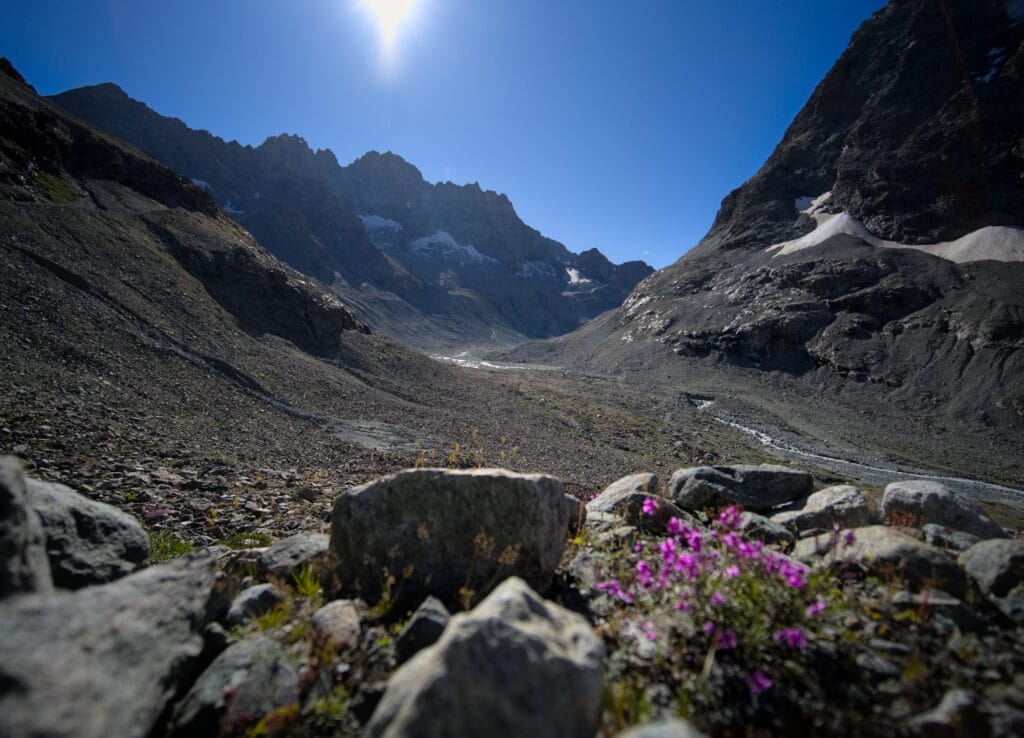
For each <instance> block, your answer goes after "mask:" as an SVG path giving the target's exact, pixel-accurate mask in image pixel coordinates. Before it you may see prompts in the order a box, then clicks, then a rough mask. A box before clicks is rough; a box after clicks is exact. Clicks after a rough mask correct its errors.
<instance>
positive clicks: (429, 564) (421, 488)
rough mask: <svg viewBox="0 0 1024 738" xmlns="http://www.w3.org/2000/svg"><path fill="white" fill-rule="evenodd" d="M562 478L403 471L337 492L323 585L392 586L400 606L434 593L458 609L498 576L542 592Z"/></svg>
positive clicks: (552, 561)
mask: <svg viewBox="0 0 1024 738" xmlns="http://www.w3.org/2000/svg"><path fill="white" fill-rule="evenodd" d="M564 498H565V495H564V493H563V491H562V483H561V482H559V481H558V480H557V479H554V478H553V477H548V476H544V475H539V474H514V473H512V472H508V471H505V470H501V469H479V470H473V471H445V470H441V469H419V470H408V471H403V472H399V473H398V474H392V475H389V476H386V477H381V478H380V479H377V480H375V481H373V482H370V483H368V484H365V485H362V486H361V487H356V488H355V489H352V490H349V491H348V492H346V493H343V494H341V495H339V496H338V497H337V499H335V501H334V511H333V514H332V517H331V550H332V553H333V555H334V556H335V562H334V568H333V571H332V572H331V575H330V576H329V585H330V586H335V587H337V588H338V594H342V595H343V594H346V593H348V594H353V595H355V594H358V595H361V596H362V597H364V598H365V599H367V600H368V601H373V600H375V599H377V598H379V597H380V596H381V595H382V593H384V592H386V591H390V595H391V597H392V598H394V599H395V603H396V604H397V605H398V606H399V607H403V606H412V605H415V604H416V603H419V602H420V601H422V600H423V598H424V597H425V596H427V595H434V596H436V597H437V598H438V599H440V600H441V601H442V602H444V603H445V605H446V606H447V607H449V608H452V609H454V608H456V607H457V606H460V604H461V600H462V599H463V598H462V597H461V596H460V590H464V591H463V594H469V592H472V596H473V597H475V598H480V597H483V596H484V595H486V594H487V592H488V591H490V589H491V588H492V587H494V586H495V584H496V583H497V582H498V581H500V579H501V578H502V577H503V576H509V575H515V576H520V577H522V578H523V579H525V580H526V581H527V582H528V583H529V584H530V586H532V587H535V588H537V589H541V590H543V589H544V588H546V587H547V586H548V585H549V583H550V582H551V578H552V575H553V573H554V570H555V568H556V567H557V566H558V563H559V561H560V559H561V556H562V549H563V548H564V546H565V540H566V534H567V532H568V528H569V510H568V508H567V506H566V505H565V500H564Z"/></svg>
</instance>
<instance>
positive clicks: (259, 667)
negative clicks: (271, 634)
mask: <svg viewBox="0 0 1024 738" xmlns="http://www.w3.org/2000/svg"><path fill="white" fill-rule="evenodd" d="M299 686H300V685H299V673H298V669H297V665H296V659H295V658H294V657H292V656H291V655H290V654H289V653H288V652H287V651H286V650H285V649H284V647H282V646H281V645H280V644H279V643H277V641H275V640H273V639H272V638H267V637H265V636H257V637H254V638H246V639H244V640H241V641H238V642H237V643H235V644H233V645H232V646H230V647H228V649H227V650H226V651H224V652H223V653H222V654H220V655H219V656H218V657H217V658H216V659H215V660H214V661H213V663H212V664H210V666H209V667H207V669H206V671H204V672H203V673H202V675H201V676H200V677H199V679H197V680H196V683H195V684H193V685H192V688H191V689H190V690H189V691H188V694H186V695H185V697H184V698H182V700H181V702H179V703H178V706H177V707H176V708H175V710H174V715H173V716H172V718H171V723H170V725H169V726H168V735H169V736H170V738H217V737H218V736H222V735H239V734H241V731H242V730H243V729H245V728H247V727H251V726H252V725H253V724H255V723H256V722H257V721H259V719H260V718H261V717H263V716H264V715H266V714H267V713H270V712H273V711H274V710H277V709H279V708H281V707H287V706H288V705H293V704H296V703H297V702H298V700H299Z"/></svg>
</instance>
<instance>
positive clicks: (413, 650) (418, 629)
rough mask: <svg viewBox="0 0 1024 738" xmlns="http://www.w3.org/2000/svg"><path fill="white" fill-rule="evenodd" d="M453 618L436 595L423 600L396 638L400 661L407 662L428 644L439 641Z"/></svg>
mask: <svg viewBox="0 0 1024 738" xmlns="http://www.w3.org/2000/svg"><path fill="white" fill-rule="evenodd" d="M451 619H452V616H451V614H449V612H448V610H447V609H446V608H445V606H444V604H443V603H442V602H441V601H440V600H438V599H437V598H436V597H428V598H427V599H425V600H423V603H422V604H421V605H420V606H419V607H418V608H416V612H414V613H413V614H412V617H411V618H409V622H408V623H406V625H405V627H404V628H402V631H401V632H400V633H399V634H398V637H397V638H396V639H395V658H397V659H398V663H400V664H403V663H405V662H406V661H408V660H409V659H410V658H412V657H413V656H414V655H416V654H417V653H418V652H420V651H422V650H423V649H424V648H426V647H427V646H432V645H434V644H435V643H437V639H438V638H440V637H441V634H442V633H444V629H445V628H447V627H448V622H449V621H450V620H451Z"/></svg>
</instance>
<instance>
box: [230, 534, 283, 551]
mask: <svg viewBox="0 0 1024 738" xmlns="http://www.w3.org/2000/svg"><path fill="white" fill-rule="evenodd" d="M273 540H274V539H272V538H271V537H270V536H268V535H267V534H266V533H236V534H235V535H233V536H228V537H227V538H225V539H224V541H223V543H224V545H225V546H227V547H228V548H233V549H236V550H238V549H245V548H264V547H265V546H269V545H270V544H271V543H272V542H273Z"/></svg>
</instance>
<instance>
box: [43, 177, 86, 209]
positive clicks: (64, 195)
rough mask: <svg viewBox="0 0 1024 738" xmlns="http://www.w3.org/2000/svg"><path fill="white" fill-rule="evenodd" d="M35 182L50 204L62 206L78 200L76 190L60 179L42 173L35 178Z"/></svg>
mask: <svg viewBox="0 0 1024 738" xmlns="http://www.w3.org/2000/svg"><path fill="white" fill-rule="evenodd" d="M36 181H37V182H38V183H39V186H40V187H41V188H42V189H43V191H44V192H45V193H46V197H47V198H48V199H49V200H50V202H52V203H56V204H57V205H64V204H66V203H69V202H74V201H75V200H77V199H78V190H77V189H76V188H75V187H74V185H72V184H71V183H70V182H68V181H67V180H65V179H63V178H61V177H56V176H54V175H52V174H47V173H45V172H42V173H40V174H39V175H37V176H36Z"/></svg>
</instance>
